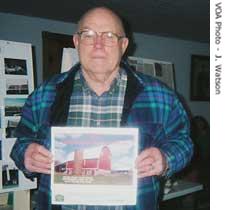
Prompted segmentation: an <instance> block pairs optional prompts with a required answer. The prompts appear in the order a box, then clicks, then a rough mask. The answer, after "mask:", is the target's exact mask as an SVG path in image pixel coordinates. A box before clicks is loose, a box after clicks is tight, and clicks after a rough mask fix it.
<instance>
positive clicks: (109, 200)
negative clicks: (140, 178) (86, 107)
mask: <svg viewBox="0 0 225 210" xmlns="http://www.w3.org/2000/svg"><path fill="white" fill-rule="evenodd" d="M84 135H91V136H93V138H91V139H90V138H89V139H88V138H87V141H85V140H83V138H84ZM94 135H95V136H96V135H98V136H102V135H104V136H103V137H102V138H104V141H103V140H101V137H98V138H96V140H95V139H94V137H95V136H94ZM105 135H107V137H105ZM128 136H129V139H128V140H127V139H126V138H128ZM51 137H52V154H53V157H54V158H55V157H56V156H57V157H58V158H59V156H60V155H59V152H60V151H61V152H62V151H64V150H65V151H64V152H67V153H68V151H67V150H66V148H68V147H67V146H68V145H70V148H71V150H72V151H73V148H77V149H78V150H80V149H81V148H82V149H84V148H88V149H89V152H88V151H87V154H86V155H87V156H90V155H93V153H92V152H90V150H91V148H90V147H91V146H93V147H96V146H102V145H105V144H106V142H107V141H108V142H107V143H108V146H107V147H110V145H112V143H114V144H115V143H119V142H123V141H124V143H126V142H129V144H128V145H130V146H127V147H129V148H130V150H129V159H128V160H129V163H131V165H130V167H129V166H127V164H123V165H122V166H119V167H118V168H120V169H118V168H117V169H115V174H118V175H119V174H120V171H121V168H122V169H124V170H128V172H129V171H130V173H128V174H127V175H126V174H125V175H123V176H125V180H126V178H129V176H131V181H129V184H121V183H118V184H115V183H113V184H111V183H110V182H109V183H108V182H107V181H106V180H111V179H110V177H114V176H115V175H114V173H113V175H112V174H111V173H112V171H111V169H109V173H108V175H107V177H108V178H105V180H103V181H102V179H101V181H102V182H101V184H95V183H88V181H87V182H86V181H84V179H88V180H89V179H93V178H94V177H95V175H88V174H85V175H83V173H82V175H81V174H79V175H76V174H72V175H71V174H65V175H64V172H62V173H60V174H61V175H62V179H64V178H65V179H66V178H68V179H70V180H72V182H70V183H67V182H65V183H56V182H55V181H54V179H55V163H56V162H58V159H54V160H53V162H52V166H51V191H52V203H53V204H84V205H135V204H136V197H137V170H136V168H135V160H136V157H137V154H138V129H137V128H84V127H52V130H51ZM79 137H81V138H82V141H80V140H79ZM58 138H60V139H63V140H64V139H65V141H66V142H67V141H68V140H69V143H68V144H63V142H60V141H59V140H58ZM69 138H71V141H70V139H69ZM108 139H110V140H108ZM119 139H121V141H119ZM122 139H126V140H122ZM103 142H104V143H103ZM56 144H57V145H58V144H60V145H61V146H60V151H58V150H57V148H59V147H57V146H56ZM63 145H64V146H65V147H63ZM90 145H91V146H90ZM117 148H118V147H117ZM88 149H87V150H88ZM114 152H115V154H116V155H119V157H120V158H121V160H122V159H123V158H125V157H127V156H124V154H122V153H123V152H122V151H121V149H119V150H118V149H117V150H114ZM114 152H112V154H114ZM120 154H122V155H120ZM112 156H113V155H112ZM60 157H61V156H60ZM62 157H63V160H61V158H60V160H61V162H62V163H64V162H66V161H67V160H66V159H65V158H66V157H65V156H63V155H62ZM78 159H79V158H78ZM85 161H86V160H85ZM112 165H113V163H112ZM82 167H83V166H82ZM127 167H129V169H128V168H127ZM75 168H76V167H75ZM129 174H130V175H129ZM105 176H106V175H105ZM100 177H101V176H100ZM116 177H118V176H116ZM98 178H99V176H98ZM74 179H75V181H74ZM77 179H79V180H78V182H77ZM113 179H115V178H113ZM83 181H84V182H83ZM98 181H99V180H98ZM105 182H106V183H105ZM71 195H72V196H71Z"/></svg>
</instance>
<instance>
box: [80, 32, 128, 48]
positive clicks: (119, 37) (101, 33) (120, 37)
mask: <svg viewBox="0 0 225 210" xmlns="http://www.w3.org/2000/svg"><path fill="white" fill-rule="evenodd" d="M84 32H93V33H94V34H95V36H94V37H93V44H87V43H85V42H83V43H84V44H85V45H94V44H95V42H96V38H97V37H98V36H100V37H101V39H102V36H103V34H107V33H111V34H112V35H114V36H115V37H116V38H117V41H116V42H115V43H113V44H112V45H107V44H105V42H104V41H103V44H104V45H105V46H109V47H111V46H115V45H116V44H117V43H118V42H119V40H121V39H124V38H126V36H120V35H118V34H116V33H113V32H111V31H103V32H96V31H94V30H91V29H86V30H82V31H79V32H77V33H76V34H77V35H78V36H79V37H80V39H81V41H82V40H83V39H82V38H81V36H82V34H83V33H84Z"/></svg>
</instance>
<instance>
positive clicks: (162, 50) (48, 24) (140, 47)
mask: <svg viewBox="0 0 225 210" xmlns="http://www.w3.org/2000/svg"><path fill="white" fill-rule="evenodd" d="M75 29H76V25H75V24H72V23H65V22H61V21H52V20H48V19H41V18H32V17H25V16H20V15H12V14H6V13H0V39H2V40H9V41H18V42H27V43H31V44H32V45H33V46H34V53H35V60H36V62H35V63H36V69H37V82H38V84H40V83H41V82H42V35H41V33H42V31H49V32H53V33H61V34H69V35H72V34H73V33H74V31H75ZM134 42H135V43H136V45H137V48H136V51H135V53H134V55H133V56H136V57H143V58H151V59H157V60H164V61H169V62H173V63H174V67H175V77H176V88H177V91H178V93H179V94H181V95H182V97H184V99H185V101H186V102H187V104H188V107H189V108H190V109H191V112H192V114H194V115H203V116H205V117H206V119H207V120H208V121H209V102H195V101H190V100H189V90H190V82H189V81H190V68H191V63H190V61H191V60H190V59H191V54H199V55H209V44H204V43H198V42H191V41H184V40H179V39H172V38H164V37H159V36H152V35H145V34H140V33H135V34H134Z"/></svg>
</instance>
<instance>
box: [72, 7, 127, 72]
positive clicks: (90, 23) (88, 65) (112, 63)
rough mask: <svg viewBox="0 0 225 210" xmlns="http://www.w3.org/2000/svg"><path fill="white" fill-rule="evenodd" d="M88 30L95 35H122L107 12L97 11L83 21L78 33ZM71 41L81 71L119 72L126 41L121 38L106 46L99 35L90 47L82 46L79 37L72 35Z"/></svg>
mask: <svg viewBox="0 0 225 210" xmlns="http://www.w3.org/2000/svg"><path fill="white" fill-rule="evenodd" d="M89 29H90V30H93V31H95V32H97V33H101V32H106V31H110V32H113V33H115V34H117V35H119V36H122V35H123V32H122V30H121V27H120V25H119V24H118V22H117V19H116V18H115V17H114V16H113V15H112V14H111V13H110V12H109V11H107V10H101V9H98V10H96V11H93V12H91V13H90V14H88V15H87V16H86V17H85V18H84V19H83V21H82V22H81V24H80V29H79V31H83V30H89ZM73 41H74V45H75V47H76V49H77V50H78V54H79V58H80V62H81V65H82V68H83V70H84V71H87V72H91V73H94V74H106V75H107V74H110V73H112V72H114V71H118V70H119V64H120V60H121V57H122V55H123V54H124V52H125V50H126V48H127V45H128V39H127V38H122V39H119V41H118V42H117V43H116V44H115V45H113V46H106V45H104V43H103V41H102V39H101V36H100V35H99V36H97V38H96V39H95V42H94V44H92V45H87V44H84V43H83V42H82V41H81V38H80V36H79V35H74V38H73Z"/></svg>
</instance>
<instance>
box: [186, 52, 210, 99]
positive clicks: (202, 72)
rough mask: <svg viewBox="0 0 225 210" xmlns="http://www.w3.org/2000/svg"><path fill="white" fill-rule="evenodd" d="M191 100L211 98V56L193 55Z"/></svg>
mask: <svg viewBox="0 0 225 210" xmlns="http://www.w3.org/2000/svg"><path fill="white" fill-rule="evenodd" d="M190 85H191V91H190V92H191V94H190V97H191V100H193V101H209V100H210V60H209V56H202V55H192V56H191V84H190Z"/></svg>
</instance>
